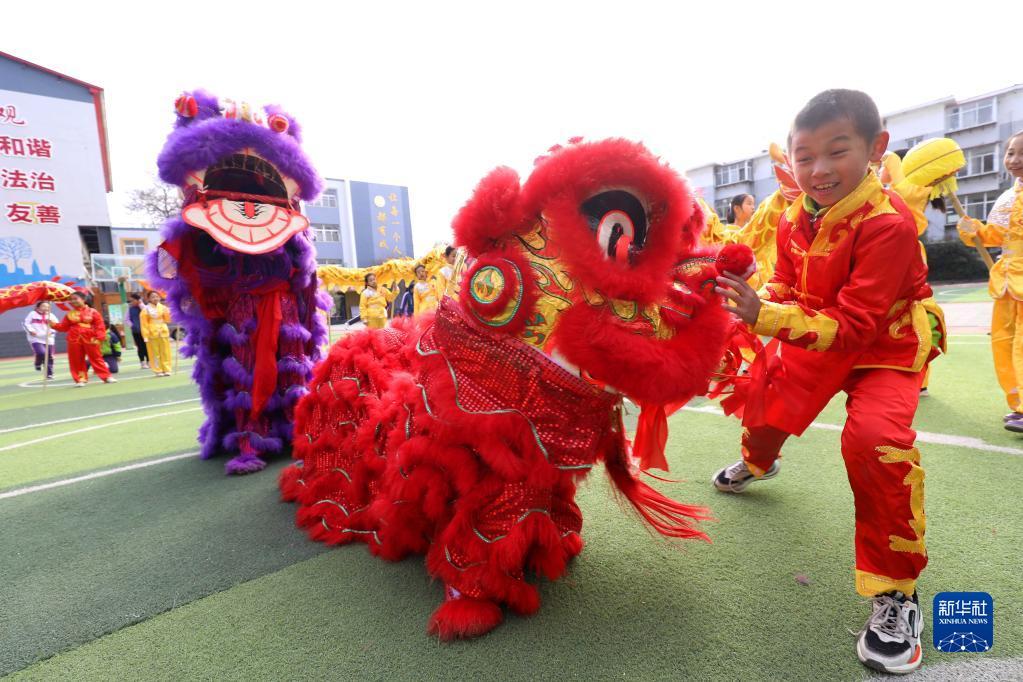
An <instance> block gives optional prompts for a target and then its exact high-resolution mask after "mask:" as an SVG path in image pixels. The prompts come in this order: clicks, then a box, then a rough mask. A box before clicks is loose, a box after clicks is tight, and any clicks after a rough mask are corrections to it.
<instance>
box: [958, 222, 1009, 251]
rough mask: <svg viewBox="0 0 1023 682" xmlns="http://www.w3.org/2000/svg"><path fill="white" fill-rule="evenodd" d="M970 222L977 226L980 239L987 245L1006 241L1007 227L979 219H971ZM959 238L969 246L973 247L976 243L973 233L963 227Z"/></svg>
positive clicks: (996, 244) (995, 244) (998, 244)
mask: <svg viewBox="0 0 1023 682" xmlns="http://www.w3.org/2000/svg"><path fill="white" fill-rule="evenodd" d="M970 223H971V224H972V225H976V226H977V232H976V234H977V235H978V236H979V237H980V241H981V243H982V244H983V245H984V246H985V247H989V246H1001V245H1002V243H1003V242H1004V241H1005V232H1006V228H1004V227H1002V226H1001V225H991V224H986V223H982V222H980V221H979V220H971V221H970ZM959 239H960V240H961V241H962V242H963V244H966V245H967V246H970V247H972V246H973V245H974V242H973V233H971V232H968V231H966V230H963V229H962V228H961V227H960V228H959Z"/></svg>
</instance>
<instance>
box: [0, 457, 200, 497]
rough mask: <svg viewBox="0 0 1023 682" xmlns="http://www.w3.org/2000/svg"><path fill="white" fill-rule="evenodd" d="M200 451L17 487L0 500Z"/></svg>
mask: <svg viewBox="0 0 1023 682" xmlns="http://www.w3.org/2000/svg"><path fill="white" fill-rule="evenodd" d="M198 454H199V453H198V452H185V453H182V454H179V455H171V456H169V457H161V458H160V459H152V460H149V461H148V462H138V463H136V464H128V465H125V466H122V467H116V468H114V469H104V470H103V471H94V472H93V473H91V474H85V475H84V476H75V477H74V478H65V479H63V480H60V481H53V482H52V483H42V484H40V485H33V486H29V487H27V488H17V489H15V490H11V491H9V492H6V493H0V500H6V499H8V498H10V497H21V496H22V495H28V494H30V493H38V492H42V491H44V490H51V489H53V488H61V487H63V486H66V485H71V484H73V483H81V482H82V481H91V480H93V479H95V478H103V477H104V476H112V475H113V474H120V473H123V472H125V471H132V470H134V469H144V468H145V467H151V466H155V465H157V464H165V463H167V462H173V461H175V460H178V459H185V458H186V457H195V456H197V455H198Z"/></svg>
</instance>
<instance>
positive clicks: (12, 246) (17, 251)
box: [0, 237, 32, 272]
mask: <svg viewBox="0 0 1023 682" xmlns="http://www.w3.org/2000/svg"><path fill="white" fill-rule="evenodd" d="M31 257H32V246H31V244H29V243H28V242H27V241H25V240H24V239H22V238H21V237H4V238H3V239H0V258H10V259H11V265H12V266H13V268H12V272H13V271H14V270H17V269H18V261H19V260H21V259H22V258H31Z"/></svg>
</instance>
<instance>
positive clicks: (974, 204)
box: [945, 192, 1000, 225]
mask: <svg viewBox="0 0 1023 682" xmlns="http://www.w3.org/2000/svg"><path fill="white" fill-rule="evenodd" d="M999 194H1000V192H977V193H976V194H964V195H962V196H960V197H959V200H960V201H961V202H962V204H963V209H964V210H965V211H966V215H968V216H970V217H971V218H976V219H977V220H982V221H983V220H987V217H988V215H989V214H990V213H991V209H992V208H994V206H995V200H996V199H998V195H999ZM949 204H951V202H949ZM958 222H959V216H958V215H956V212H955V210H954V209H952V208H951V206H950V208H949V210H948V213H946V214H945V224H947V225H955V224H956V223H958Z"/></svg>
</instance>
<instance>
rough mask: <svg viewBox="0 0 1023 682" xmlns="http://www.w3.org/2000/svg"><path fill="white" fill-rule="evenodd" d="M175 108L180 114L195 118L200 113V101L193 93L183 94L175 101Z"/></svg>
mask: <svg viewBox="0 0 1023 682" xmlns="http://www.w3.org/2000/svg"><path fill="white" fill-rule="evenodd" d="M174 109H175V110H176V111H177V112H178V114H179V115H180V116H184V117H185V118H195V116H196V114H198V113H199V103H198V102H196V101H195V97H192V96H191V95H181V97H178V98H177V99H176V100H175V101H174Z"/></svg>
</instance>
